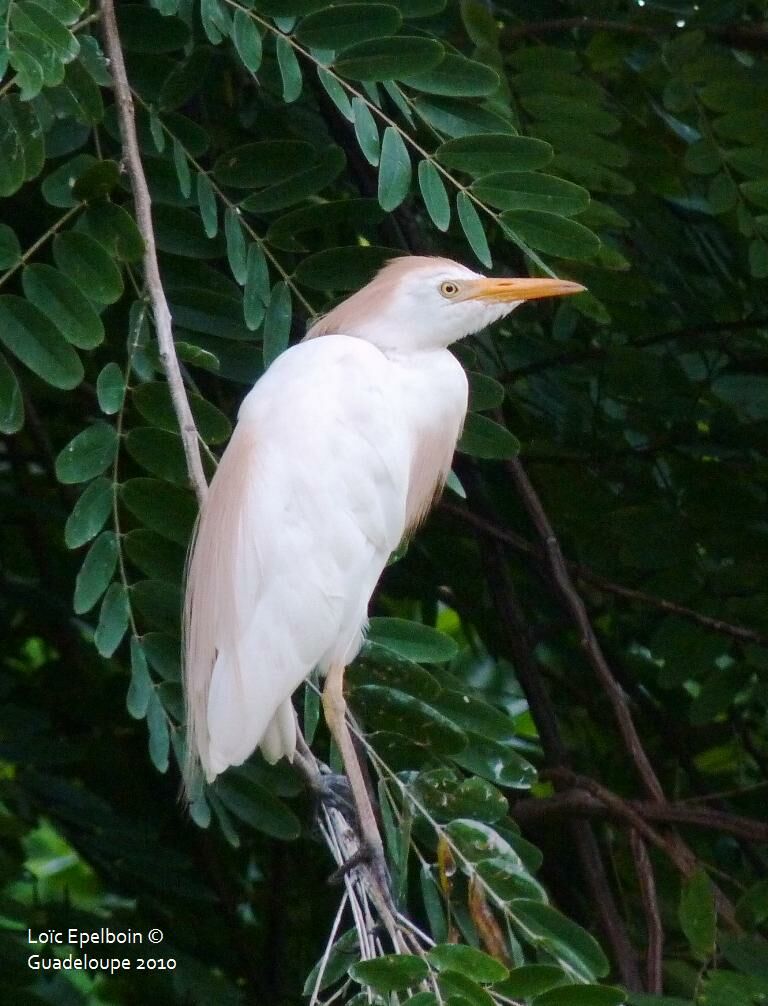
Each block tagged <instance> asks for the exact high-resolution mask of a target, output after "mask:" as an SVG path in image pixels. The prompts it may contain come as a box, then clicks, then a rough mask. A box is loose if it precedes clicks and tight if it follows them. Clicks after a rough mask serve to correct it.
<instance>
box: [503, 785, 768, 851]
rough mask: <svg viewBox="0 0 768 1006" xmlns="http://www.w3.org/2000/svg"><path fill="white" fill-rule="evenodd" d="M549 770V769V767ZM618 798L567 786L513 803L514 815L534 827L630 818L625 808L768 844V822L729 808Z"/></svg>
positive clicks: (645, 817)
mask: <svg viewBox="0 0 768 1006" xmlns="http://www.w3.org/2000/svg"><path fill="white" fill-rule="evenodd" d="M545 771H546V770H545ZM613 795H614V797H616V800H621V804H618V803H616V802H615V801H613V802H612V803H611V805H610V806H609V805H608V804H606V803H605V802H604V801H603V800H602V799H601V797H600V796H599V795H596V794H595V793H592V792H590V791H589V790H587V789H585V788H583V787H581V785H580V784H578V785H575V786H574V788H571V789H564V790H562V791H560V792H558V793H555V794H554V795H553V796H547V797H540V798H535V797H529V798H525V799H523V800H518V801H516V803H515V804H514V805H513V806H512V811H511V813H512V816H513V817H514V819H515V820H516V821H517V823H518V824H519V825H521V826H522V827H526V826H534V825H536V824H538V823H540V822H542V821H545V820H548V819H549V818H560V817H566V816H568V815H569V814H575V815H577V816H579V817H596V818H611V819H612V820H617V821H621V820H626V814H624V807H629V808H630V810H632V811H634V812H635V813H636V814H639V816H640V817H641V818H643V820H645V821H656V822H659V823H660V824H684V825H691V826H692V827H697V828H707V829H709V830H711V831H717V832H721V833H723V834H727V835H733V836H734V837H735V838H741V839H744V840H745V841H748V842H759V843H768V824H764V823H763V822H762V821H757V820H755V819H754V818H751V817H743V816H741V815H739V814H729V813H727V812H726V811H720V810H710V809H709V808H708V807H702V806H697V805H696V804H694V803H683V802H675V803H655V802H654V801H652V800H623V799H622V798H621V797H618V796H617V795H616V794H613Z"/></svg>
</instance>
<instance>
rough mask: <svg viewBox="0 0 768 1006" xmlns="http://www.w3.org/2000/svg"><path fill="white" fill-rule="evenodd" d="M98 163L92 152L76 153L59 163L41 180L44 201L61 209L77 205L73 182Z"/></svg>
mask: <svg viewBox="0 0 768 1006" xmlns="http://www.w3.org/2000/svg"><path fill="white" fill-rule="evenodd" d="M98 163H99V162H98V161H97V160H96V158H95V157H93V155H92V154H78V155H77V156H76V157H73V158H72V159H71V160H69V161H66V162H65V163H64V164H62V165H60V166H59V167H58V168H56V169H55V170H54V171H52V172H51V173H50V174H49V175H48V176H47V177H46V178H45V179H44V180H43V184H42V186H41V190H42V193H43V197H44V198H45V201H46V202H47V203H49V204H50V205H51V206H58V207H60V208H61V209H66V208H69V207H71V206H77V203H78V200H77V199H75V196H74V188H75V184H76V183H77V180H78V178H80V177H81V175H83V174H85V172H86V171H87V170H88V169H89V168H91V167H93V166H94V165H96V164H98Z"/></svg>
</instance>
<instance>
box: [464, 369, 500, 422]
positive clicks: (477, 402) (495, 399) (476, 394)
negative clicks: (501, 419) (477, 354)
mask: <svg viewBox="0 0 768 1006" xmlns="http://www.w3.org/2000/svg"><path fill="white" fill-rule="evenodd" d="M467 378H468V380H469V410H470V412H485V411H486V410H488V409H497V408H498V407H499V406H500V405H501V404H502V402H503V401H504V394H505V392H504V385H503V384H499V382H498V381H494V379H493V378H492V377H488V376H487V374H479V373H477V371H473V370H470V371H467Z"/></svg>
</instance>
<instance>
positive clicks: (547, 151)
mask: <svg viewBox="0 0 768 1006" xmlns="http://www.w3.org/2000/svg"><path fill="white" fill-rule="evenodd" d="M435 156H436V157H437V159H438V161H440V162H441V163H442V164H445V165H446V166H447V167H449V168H456V169H457V170H459V171H466V172H467V173H468V174H470V175H486V174H489V173H492V172H508V171H531V170H532V169H533V168H541V167H543V166H544V165H545V164H546V163H547V162H548V161H550V160H551V159H552V147H551V146H550V145H549V144H548V143H544V141H543V140H536V139H533V138H532V137H530V136H510V135H508V134H506V133H479V134H477V135H476V136H462V137H459V138H458V139H455V140H446V142H445V143H443V144H442V145H441V146H439V147H438V148H437V150H436V151H435Z"/></svg>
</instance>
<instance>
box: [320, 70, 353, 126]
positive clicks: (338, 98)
mask: <svg viewBox="0 0 768 1006" xmlns="http://www.w3.org/2000/svg"><path fill="white" fill-rule="evenodd" d="M317 79H318V80H319V81H320V83H321V84H322V86H323V90H324V91H325V93H326V94H327V95H328V97H329V98H330V99H331V101H332V102H333V103H334V105H335V106H336V108H338V110H339V112H341V114H342V115H343V116H344V118H345V119H346V120H347V122H352V119H353V118H354V116H353V114H352V104H351V102H350V100H349V97H348V96H347V92H346V91H345V89H344V88H343V87H342V85H341V84H340V83H339V81H338V80H337V79H336V76H335V75H334V74H332V73H330V71H328V70H326V69H325V68H324V67H322V66H318V68H317Z"/></svg>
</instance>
